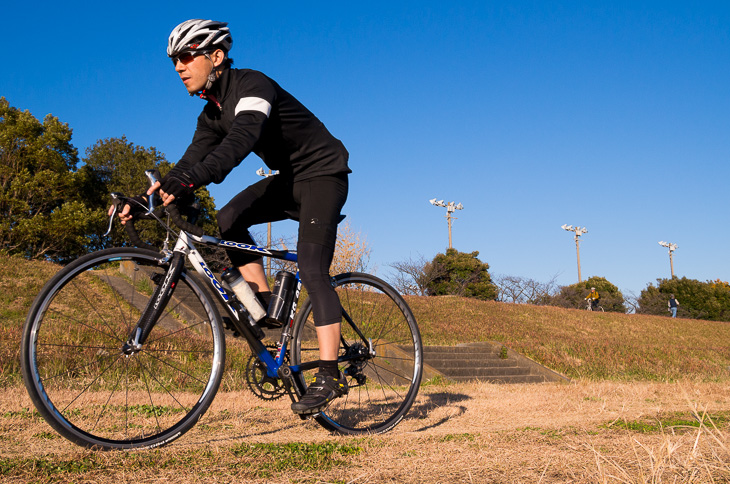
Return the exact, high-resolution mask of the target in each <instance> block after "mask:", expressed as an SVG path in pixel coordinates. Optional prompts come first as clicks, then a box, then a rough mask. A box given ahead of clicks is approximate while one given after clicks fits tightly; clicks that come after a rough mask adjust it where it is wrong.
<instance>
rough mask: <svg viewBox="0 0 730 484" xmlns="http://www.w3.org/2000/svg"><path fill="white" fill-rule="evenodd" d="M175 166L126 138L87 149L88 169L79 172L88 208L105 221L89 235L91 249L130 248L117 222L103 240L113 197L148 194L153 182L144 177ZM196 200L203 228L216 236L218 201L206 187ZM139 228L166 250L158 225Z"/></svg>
mask: <svg viewBox="0 0 730 484" xmlns="http://www.w3.org/2000/svg"><path fill="white" fill-rule="evenodd" d="M172 166H173V165H172V164H171V163H169V162H168V161H167V160H166V159H165V155H164V154H162V153H160V152H159V151H157V149H155V148H154V147H151V148H145V147H143V146H138V145H135V144H134V143H131V142H130V141H128V140H127V138H126V137H125V136H122V137H121V138H107V139H104V140H99V141H97V142H96V143H95V144H94V145H93V146H92V147H90V148H87V150H86V158H85V159H84V166H83V167H82V168H81V169H80V170H79V171H80V173H81V174H82V175H83V179H84V183H85V184H84V192H85V194H86V195H87V197H86V198H87V201H88V204H89V206H90V207H91V208H92V209H93V210H94V211H95V212H96V213H97V214H99V215H100V217H101V220H102V221H103V223H101V224H98V225H97V226H96V227H95V231H93V233H90V234H89V248H102V247H113V246H119V245H128V244H129V238H128V237H127V235H126V233H125V232H124V229H123V226H122V225H121V224H120V223H118V221H115V223H114V227H115V228H114V230H113V231H112V233H111V234H110V236H109V238H103V237H102V234H103V233H104V232H105V231H106V229H107V223H108V217H107V215H106V214H107V210H108V208H109V205H110V203H111V198H110V197H109V194H110V193H112V192H119V193H122V194H123V195H128V196H133V195H138V194H141V193H144V192H146V191H147V189H148V188H149V180H148V179H147V177H146V176H145V175H144V171H145V170H148V169H157V170H159V171H160V173H161V175H163V176H164V175H165V174H167V172H169V171H170V170H171V169H172ZM195 198H196V201H197V202H198V204H199V205H200V215H199V217H198V218H199V220H200V222H199V225H201V226H202V227H203V228H204V229H205V231H206V233H208V234H215V233H216V232H217V230H218V227H217V224H216V221H215V214H216V210H215V201H214V200H213V199H212V198H211V196H210V193H209V192H208V189H207V188H205V187H203V188H199V189H198V190H196V192H195ZM190 201H191V202H192V200H190ZM180 206H181V207H186V204H185V203H181V204H180ZM136 226H137V227H138V228H139V231H140V236H141V237H142V240H144V241H146V242H148V243H150V244H152V245H155V246H159V247H161V246H162V241H163V240H164V238H165V236H166V233H165V231H164V230H163V228H162V227H161V226H160V225H159V224H158V223H156V222H154V221H147V222H145V221H138V222H137V223H136ZM201 250H208V251H209V250H210V249H205V248H202V249H201Z"/></svg>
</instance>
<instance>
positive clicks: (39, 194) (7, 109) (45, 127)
mask: <svg viewBox="0 0 730 484" xmlns="http://www.w3.org/2000/svg"><path fill="white" fill-rule="evenodd" d="M71 135H72V130H71V128H69V126H68V124H66V123H62V122H60V121H59V120H58V118H56V117H54V116H52V115H50V114H49V115H47V116H46V117H45V118H44V119H43V122H40V121H39V120H38V119H36V118H35V117H34V116H33V115H32V114H31V113H30V112H29V111H27V110H26V111H23V112H21V111H20V110H19V109H17V108H14V107H12V106H10V103H9V102H8V101H7V100H6V99H5V98H4V97H0V243H1V244H2V246H1V247H2V251H3V252H6V253H9V254H19V255H23V256H25V257H28V258H46V259H49V260H55V261H64V260H68V259H70V258H72V257H74V256H75V254H77V253H78V252H79V251H80V250H82V249H83V247H84V244H85V240H86V239H85V236H86V233H88V231H89V228H90V227H91V226H93V225H94V224H95V223H96V222H98V220H96V218H95V214H93V213H92V212H91V211H90V210H89V209H88V207H87V206H86V204H85V203H84V201H83V189H82V182H83V180H82V177H80V176H79V174H78V173H77V171H76V167H77V164H78V151H77V150H76V148H74V146H73V145H72V144H71Z"/></svg>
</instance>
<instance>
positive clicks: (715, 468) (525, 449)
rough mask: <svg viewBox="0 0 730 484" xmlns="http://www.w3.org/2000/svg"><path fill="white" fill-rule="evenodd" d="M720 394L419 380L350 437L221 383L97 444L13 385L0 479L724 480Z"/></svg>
mask: <svg viewBox="0 0 730 484" xmlns="http://www.w3.org/2000/svg"><path fill="white" fill-rule="evenodd" d="M729 400H730V396H729V395H728V393H727V385H722V384H711V383H667V384H658V383H587V382H578V383H574V384H570V385H560V384H533V385H494V384H483V383H472V384H458V385H447V386H428V387H424V388H423V389H422V391H421V393H420V395H419V397H418V400H417V401H416V403H415V405H414V407H413V409H412V410H411V412H410V413H409V415H408V418H407V419H406V420H404V421H403V422H402V423H401V424H400V425H399V426H398V427H396V429H395V430H394V431H392V432H390V433H388V434H385V435H379V436H362V437H357V438H353V437H342V436H333V435H331V434H329V433H328V432H326V431H325V430H324V429H322V428H321V427H320V426H319V425H317V424H316V423H315V422H313V421H302V420H300V419H299V418H298V417H296V416H294V415H293V414H292V413H291V412H290V411H289V409H288V406H289V403H288V402H287V401H285V400H283V399H282V400H279V401H275V402H265V401H261V400H258V399H256V398H255V397H254V396H253V395H251V394H250V393H248V392H230V393H220V394H219V395H218V396H217V397H216V400H215V402H214V403H213V405H212V407H211V409H210V410H209V411H208V413H207V414H206V415H205V416H204V418H203V419H202V420H201V422H200V423H199V424H198V425H197V426H196V427H195V428H194V429H193V430H191V431H190V432H189V433H188V434H186V435H185V436H183V437H182V438H180V439H179V440H177V441H175V442H174V443H173V444H171V445H169V446H167V447H165V448H162V449H157V450H152V451H138V452H92V451H87V450H84V449H81V448H80V447H77V446H75V445H73V444H71V443H69V442H67V441H66V440H64V439H63V438H60V437H58V436H57V435H56V434H55V432H53V431H52V430H51V429H50V427H49V426H48V425H47V424H45V422H44V421H43V420H42V419H40V418H39V417H38V416H37V414H35V412H34V409H33V407H32V405H31V403H30V400H29V399H28V397H27V395H26V394H25V391H24V389H22V388H10V389H6V391H4V392H2V395H0V416H1V417H2V418H1V419H0V480H1V481H2V482H27V481H29V480H32V481H44V482H68V481H73V482H100V483H106V482H110V483H111V482H132V481H144V482H150V481H154V482H183V483H187V482H191V483H192V482H234V481H235V482H241V481H245V482H267V483H271V482H306V483H318V482H322V483H325V482H326V483H330V482H341V483H375V482H377V483H380V482H399V483H401V482H403V483H434V482H494V483H513V482H514V483H517V482H542V483H559V482H637V483H638V482H716V481H721V482H727V481H728V480H729V479H730V454H729V453H728V449H727V447H726V445H727V437H726V436H727V431H728V416H729V415H730V412H729V411H728V410H730V401H729ZM703 414H708V415H709V416H710V417H711V418H705V419H704V420H703V423H702V424H700V423H698V418H699V419H700V420H702V415H703ZM693 422H694V424H693Z"/></svg>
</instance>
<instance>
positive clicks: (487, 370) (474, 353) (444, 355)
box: [423, 342, 569, 383]
mask: <svg viewBox="0 0 730 484" xmlns="http://www.w3.org/2000/svg"><path fill="white" fill-rule="evenodd" d="M503 348H504V349H503ZM423 361H424V363H425V365H428V366H430V367H432V368H433V369H435V370H437V371H438V372H440V373H441V374H442V375H443V376H444V377H445V378H447V379H449V380H452V381H474V380H476V381H485V382H491V383H543V382H548V381H569V380H568V379H567V378H566V377H564V376H563V375H560V374H559V373H556V372H554V371H552V370H550V369H549V368H545V367H544V366H542V365H540V364H538V363H536V362H534V361H532V360H530V359H529V358H526V357H524V356H522V355H520V354H518V353H515V352H514V351H512V350H510V349H508V348H507V347H504V346H502V345H501V344H499V343H491V342H481V343H465V344H460V345H457V346H425V347H424V348H423Z"/></svg>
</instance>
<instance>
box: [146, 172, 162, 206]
mask: <svg viewBox="0 0 730 484" xmlns="http://www.w3.org/2000/svg"><path fill="white" fill-rule="evenodd" d="M144 174H145V175H146V176H147V179H148V180H149V181H150V188H152V187H153V186H154V185H155V183H157V182H159V181H160V178H161V175H160V172H159V171H157V170H145V171H144ZM149 197H150V198H149V200H147V202H148V205H147V213H148V214H150V213H152V210H153V209H154V208H155V202H154V198H155V194H154V193H153V194H152V195H150V196H149Z"/></svg>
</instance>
